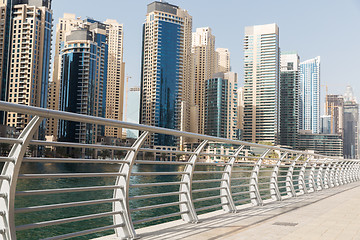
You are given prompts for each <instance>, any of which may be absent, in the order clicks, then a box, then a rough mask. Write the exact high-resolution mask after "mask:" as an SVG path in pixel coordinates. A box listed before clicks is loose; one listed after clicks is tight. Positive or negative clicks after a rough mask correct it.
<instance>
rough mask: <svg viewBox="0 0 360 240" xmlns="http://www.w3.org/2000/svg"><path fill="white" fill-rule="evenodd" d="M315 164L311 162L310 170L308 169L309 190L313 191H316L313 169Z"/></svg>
mask: <svg viewBox="0 0 360 240" xmlns="http://www.w3.org/2000/svg"><path fill="white" fill-rule="evenodd" d="M316 165H317V162H316V161H315V162H313V163H312V164H311V170H310V175H309V192H315V191H317V187H316V184H315V176H314V175H315V170H316Z"/></svg>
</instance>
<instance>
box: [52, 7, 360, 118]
mask: <svg viewBox="0 0 360 240" xmlns="http://www.w3.org/2000/svg"><path fill="white" fill-rule="evenodd" d="M151 2H152V1H150V0H146V1H145V0H137V1H129V0H127V1H121V2H120V1H119V2H116V1H109V0H103V1H102V6H103V7H102V9H103V10H102V11H99V10H98V9H99V8H98V7H96V6H98V1H94V0H87V1H85V0H77V1H70V0H62V1H53V6H52V9H53V10H54V20H55V21H54V22H55V23H56V22H57V20H58V18H59V17H62V16H63V13H65V12H66V13H74V14H76V16H82V17H86V16H89V17H93V18H95V19H99V20H106V19H107V18H111V19H116V20H117V21H118V22H119V23H122V24H124V32H125V34H124V61H125V62H126V74H127V75H130V76H131V77H132V81H130V83H129V85H130V86H136V85H139V83H140V78H141V35H142V24H143V23H144V21H145V13H146V9H145V6H146V5H147V4H149V3H151ZM168 2H169V3H171V4H175V5H179V6H181V7H182V8H183V9H186V10H188V11H189V14H191V15H192V16H193V29H196V28H198V27H210V28H211V29H212V30H213V33H214V35H216V36H217V38H216V48H228V49H229V51H230V52H231V67H232V71H233V72H237V73H238V78H239V84H240V86H242V85H243V83H244V80H243V72H244V71H243V43H242V42H243V38H244V27H245V26H251V25H258V24H269V23H276V24H278V26H279V27H280V29H281V33H280V36H281V37H280V46H281V50H282V51H297V52H298V54H299V56H300V60H301V61H303V60H306V59H310V58H314V57H316V56H321V58H322V70H321V74H322V79H323V82H322V84H323V85H327V86H328V89H329V94H330V93H331V94H341V93H343V92H344V91H345V87H346V84H350V85H352V86H353V88H354V92H355V96H356V97H358V98H359V96H360V94H357V92H358V91H359V89H360V83H359V81H358V78H359V77H358V76H357V72H356V70H355V69H357V64H358V60H357V56H358V55H359V54H360V49H356V48H354V46H356V44H357V39H359V37H360V32H359V31H354V30H353V29H354V24H356V23H359V22H360V3H359V2H357V1H355V0H346V1H341V2H340V1H331V2H329V1H324V0H321V1H316V2H313V1H305V2H301V3H300V2H299V3H295V2H281V3H280V2H279V3H277V2H269V1H253V2H246V3H244V2H238V1H228V2H227V4H224V3H223V2H220V1H204V0H199V1H196V2H194V1H190V0H183V1H180V0H172V1H168ZM309 5H311V8H309ZM84 6H87V7H84ZM204 6H206V11H204V9H203V8H204ZM230 6H231V7H230ZM259 6H262V7H259ZM245 10H246V11H245ZM214 14H220V15H221V16H222V17H221V18H214V17H213V16H214ZM334 16H336V17H334ZM233 23H236V24H233ZM334 31H336V35H337V36H342V37H341V39H340V38H337V37H336V38H335V37H334ZM344 42H346V44H343V43H344ZM341 59H342V60H341ZM344 59H346V61H345V60H344ZM340 60H341V61H340ZM343 60H344V61H343ZM344 69H348V70H347V71H344ZM322 92H323V93H325V86H322ZM324 96H325V94H322V97H321V98H322V100H321V102H323V97H324ZM321 110H322V111H323V107H321Z"/></svg>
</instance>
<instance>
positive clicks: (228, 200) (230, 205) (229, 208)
mask: <svg viewBox="0 0 360 240" xmlns="http://www.w3.org/2000/svg"><path fill="white" fill-rule="evenodd" d="M243 148H244V145H242V146H241V147H239V148H238V149H237V150H236V151H235V153H234V156H233V157H231V159H230V160H229V162H228V165H225V169H224V171H225V173H223V175H222V178H221V179H222V180H223V181H221V185H220V187H225V189H220V195H225V196H224V197H221V203H222V204H226V205H223V206H222V208H223V209H224V211H226V212H236V206H235V204H234V200H233V198H232V190H231V175H232V171H233V168H234V163H235V161H236V159H237V157H238V156H239V154H240V153H241V151H242V150H243Z"/></svg>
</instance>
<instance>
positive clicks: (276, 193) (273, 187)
mask: <svg viewBox="0 0 360 240" xmlns="http://www.w3.org/2000/svg"><path fill="white" fill-rule="evenodd" d="M287 155H288V152H284V153H283V154H282V155H281V157H280V159H279V160H278V161H277V162H276V165H275V166H274V168H273V171H272V173H271V178H270V193H271V198H272V199H273V200H277V201H282V197H281V194H280V189H279V184H278V175H279V168H280V165H281V162H282V161H283V160H284V158H286V156H287Z"/></svg>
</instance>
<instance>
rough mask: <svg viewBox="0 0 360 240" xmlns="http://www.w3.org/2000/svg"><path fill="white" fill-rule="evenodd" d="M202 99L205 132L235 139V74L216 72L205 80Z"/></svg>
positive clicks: (236, 135)
mask: <svg viewBox="0 0 360 240" xmlns="http://www.w3.org/2000/svg"><path fill="white" fill-rule="evenodd" d="M204 100H205V101H204V105H205V106H204V109H205V129H204V132H205V134H206V135H211V136H216V137H223V138H229V139H237V138H238V128H237V126H238V124H237V74H236V73H233V72H228V73H225V74H224V73H216V74H214V76H213V78H211V79H208V80H206V84H205V96H204Z"/></svg>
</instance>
